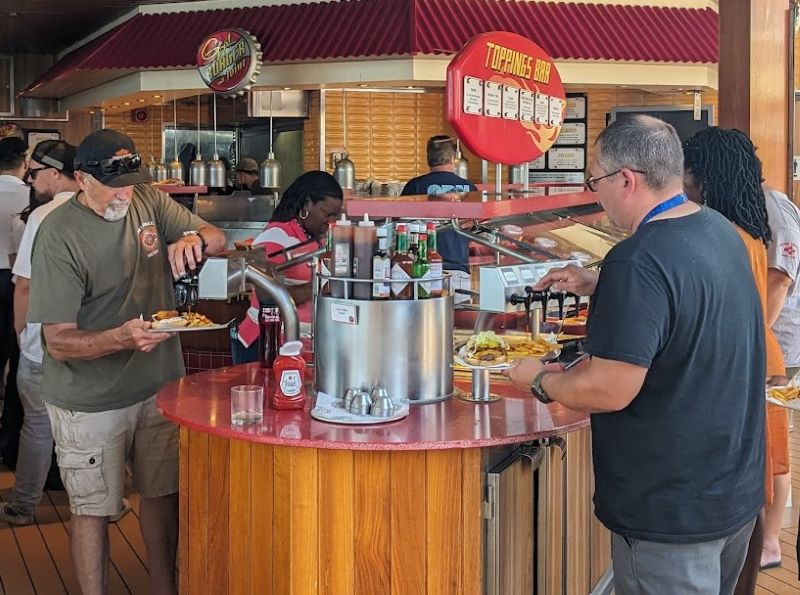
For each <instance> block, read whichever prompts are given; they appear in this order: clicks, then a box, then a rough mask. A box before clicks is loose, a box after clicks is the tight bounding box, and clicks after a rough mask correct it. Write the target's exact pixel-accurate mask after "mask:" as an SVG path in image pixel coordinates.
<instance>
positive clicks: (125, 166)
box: [86, 153, 142, 176]
mask: <svg viewBox="0 0 800 595" xmlns="http://www.w3.org/2000/svg"><path fill="white" fill-rule="evenodd" d="M141 165H142V156H141V155H139V153H131V154H130V155H120V156H118V157H111V158H110V159H103V160H102V161H87V162H86V166H87V167H90V168H93V169H99V170H100V174H101V175H104V176H113V175H115V174H123V173H127V172H133V171H139V166H141Z"/></svg>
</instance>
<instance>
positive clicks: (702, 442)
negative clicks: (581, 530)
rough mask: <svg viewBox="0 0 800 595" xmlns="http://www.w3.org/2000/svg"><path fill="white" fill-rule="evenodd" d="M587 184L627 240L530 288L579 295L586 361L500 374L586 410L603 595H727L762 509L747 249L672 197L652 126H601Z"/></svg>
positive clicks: (658, 124) (663, 129)
mask: <svg viewBox="0 0 800 595" xmlns="http://www.w3.org/2000/svg"><path fill="white" fill-rule="evenodd" d="M589 174H590V176H591V177H590V178H589V180H588V181H587V186H588V187H589V189H590V190H592V191H593V192H596V194H597V198H598V200H599V202H600V204H601V205H602V206H603V208H604V209H605V211H606V213H607V214H608V217H609V219H610V220H611V221H612V222H613V223H615V224H617V225H619V226H620V227H623V228H624V229H626V230H628V231H629V232H630V233H631V235H630V237H628V238H627V239H625V240H623V241H622V242H620V243H619V244H617V245H616V246H615V247H614V248H612V249H611V251H609V253H608V255H607V256H606V258H605V261H604V262H603V268H602V270H601V271H600V273H599V274H598V273H597V272H595V271H589V270H586V269H582V268H578V267H567V268H564V269H560V270H554V271H551V272H550V273H549V274H547V275H545V277H543V278H542V280H541V281H540V282H539V283H538V284H537V286H536V287H535V289H538V290H542V289H546V288H548V287H552V288H555V289H557V290H562V291H571V292H574V293H577V294H579V295H590V296H592V300H591V302H590V304H591V306H590V311H589V319H588V323H587V341H586V346H585V349H586V351H587V352H588V353H589V354H591V356H592V358H591V360H589V361H587V362H584V363H583V364H581V365H578V366H576V367H574V368H572V369H571V370H569V371H566V372H562V373H556V372H550V371H545V370H544V368H543V366H542V364H541V362H539V361H538V360H522V361H521V362H520V363H518V364H517V366H516V367H515V368H512V369H511V370H509V372H508V375H509V376H510V378H511V379H512V380H513V381H515V382H517V383H520V384H523V385H525V386H529V387H530V389H531V392H532V394H533V396H534V397H535V398H537V399H539V400H540V401H542V402H545V403H549V402H551V401H557V402H559V403H561V404H563V405H565V406H567V407H570V408H572V409H575V410H578V411H585V412H588V413H591V414H592V415H591V424H592V456H593V463H594V472H595V494H594V504H595V514H596V515H597V517H598V519H599V520H600V521H601V522H602V523H603V524H604V525H605V526H606V527H608V528H609V529H610V530H611V532H612V555H613V563H614V590H615V593H617V595H632V594H641V593H648V594H661V593H663V594H665V595H667V594H673V593H694V594H703V595H712V594H713V595H717V594H720V593H721V594H725V595H728V594H730V593H733V590H734V587H735V586H736V581H737V579H738V576H739V572H740V570H741V568H742V565H743V563H744V559H745V553H746V551H747V544H748V541H749V539H750V535H751V533H752V531H753V526H754V524H755V518H756V515H757V514H758V512H759V511H760V509H761V507H762V505H763V503H764V441H765V438H764V415H765V407H764V378H765V371H764V370H765V365H766V363H765V346H764V320H763V314H762V311H761V304H760V300H759V297H758V293H757V291H756V287H755V283H754V280H753V276H752V275H749V274H747V275H745V274H742V271H747V270H750V264H749V259H748V256H747V251H746V250H745V247H744V244H743V243H742V241H741V239H740V238H739V236H738V234H737V233H736V231H735V230H734V229H733V226H731V225H730V223H729V222H728V221H727V220H726V219H725V218H724V217H722V216H721V215H720V214H719V213H717V212H716V211H713V210H711V209H708V208H706V207H701V206H698V205H696V204H694V203H690V202H687V197H686V195H685V194H684V191H683V151H682V148H681V142H680V139H679V138H678V135H677V133H676V132H675V129H674V128H673V127H672V126H670V125H669V124H667V123H666V122H663V121H661V120H657V119H655V118H651V117H647V116H635V117H633V118H630V119H625V120H619V121H617V122H615V123H613V124H611V125H610V126H609V127H608V128H606V130H604V131H603V132H602V133H601V134H600V136H599V138H598V140H597V143H596V145H595V151H594V155H593V157H592V162H591V165H590V167H589ZM732 321H736V322H735V324H732Z"/></svg>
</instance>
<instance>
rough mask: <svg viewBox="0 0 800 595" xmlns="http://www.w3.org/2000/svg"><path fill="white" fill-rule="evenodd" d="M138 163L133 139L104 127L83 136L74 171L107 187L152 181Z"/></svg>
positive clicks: (120, 186)
mask: <svg viewBox="0 0 800 595" xmlns="http://www.w3.org/2000/svg"><path fill="white" fill-rule="evenodd" d="M141 166H142V156H141V155H139V153H137V152H136V146H135V145H134V144H133V139H131V137H129V136H128V135H127V134H123V133H122V132H117V131H116V130H109V129H107V128H106V129H103V130H98V131H97V132H93V133H92V134H90V135H89V136H87V137H86V138H85V139H83V142H81V144H80V145H78V151H77V153H76V155H75V169H76V170H78V171H82V172H85V173H87V174H91V175H92V176H94V178H95V179H96V180H97V181H98V182H100V183H101V184H103V185H104V186H108V187H109V188H124V187H125V186H133V185H134V184H143V183H147V182H152V181H153V178H151V177H150V174H148V173H147V172H146V171H145V170H143V169H141Z"/></svg>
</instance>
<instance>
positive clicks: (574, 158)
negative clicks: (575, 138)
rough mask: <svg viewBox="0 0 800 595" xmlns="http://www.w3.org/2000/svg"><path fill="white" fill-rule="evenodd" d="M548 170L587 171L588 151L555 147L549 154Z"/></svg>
mask: <svg viewBox="0 0 800 595" xmlns="http://www.w3.org/2000/svg"><path fill="white" fill-rule="evenodd" d="M547 169H551V170H552V169H555V170H562V169H568V170H578V169H579V170H585V169H586V151H585V150H584V148H583V147H580V148H574V149H573V148H568V149H567V148H561V147H553V148H552V149H550V150H549V151H548V152H547Z"/></svg>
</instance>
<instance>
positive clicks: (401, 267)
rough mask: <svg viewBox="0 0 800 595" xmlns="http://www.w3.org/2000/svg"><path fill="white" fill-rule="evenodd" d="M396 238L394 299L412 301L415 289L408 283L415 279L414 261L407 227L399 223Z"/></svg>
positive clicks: (393, 274)
mask: <svg viewBox="0 0 800 595" xmlns="http://www.w3.org/2000/svg"><path fill="white" fill-rule="evenodd" d="M395 236H396V238H397V249H396V250H395V253H394V256H393V257H392V297H393V298H394V299H396V300H410V299H412V298H413V297H414V293H413V292H414V288H413V287H412V285H411V284H410V283H408V281H409V280H411V279H412V278H413V273H414V259H413V258H412V257H411V255H410V254H409V253H408V236H407V235H406V226H405V225H403V224H402V223H398V224H397V231H396V232H395Z"/></svg>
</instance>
